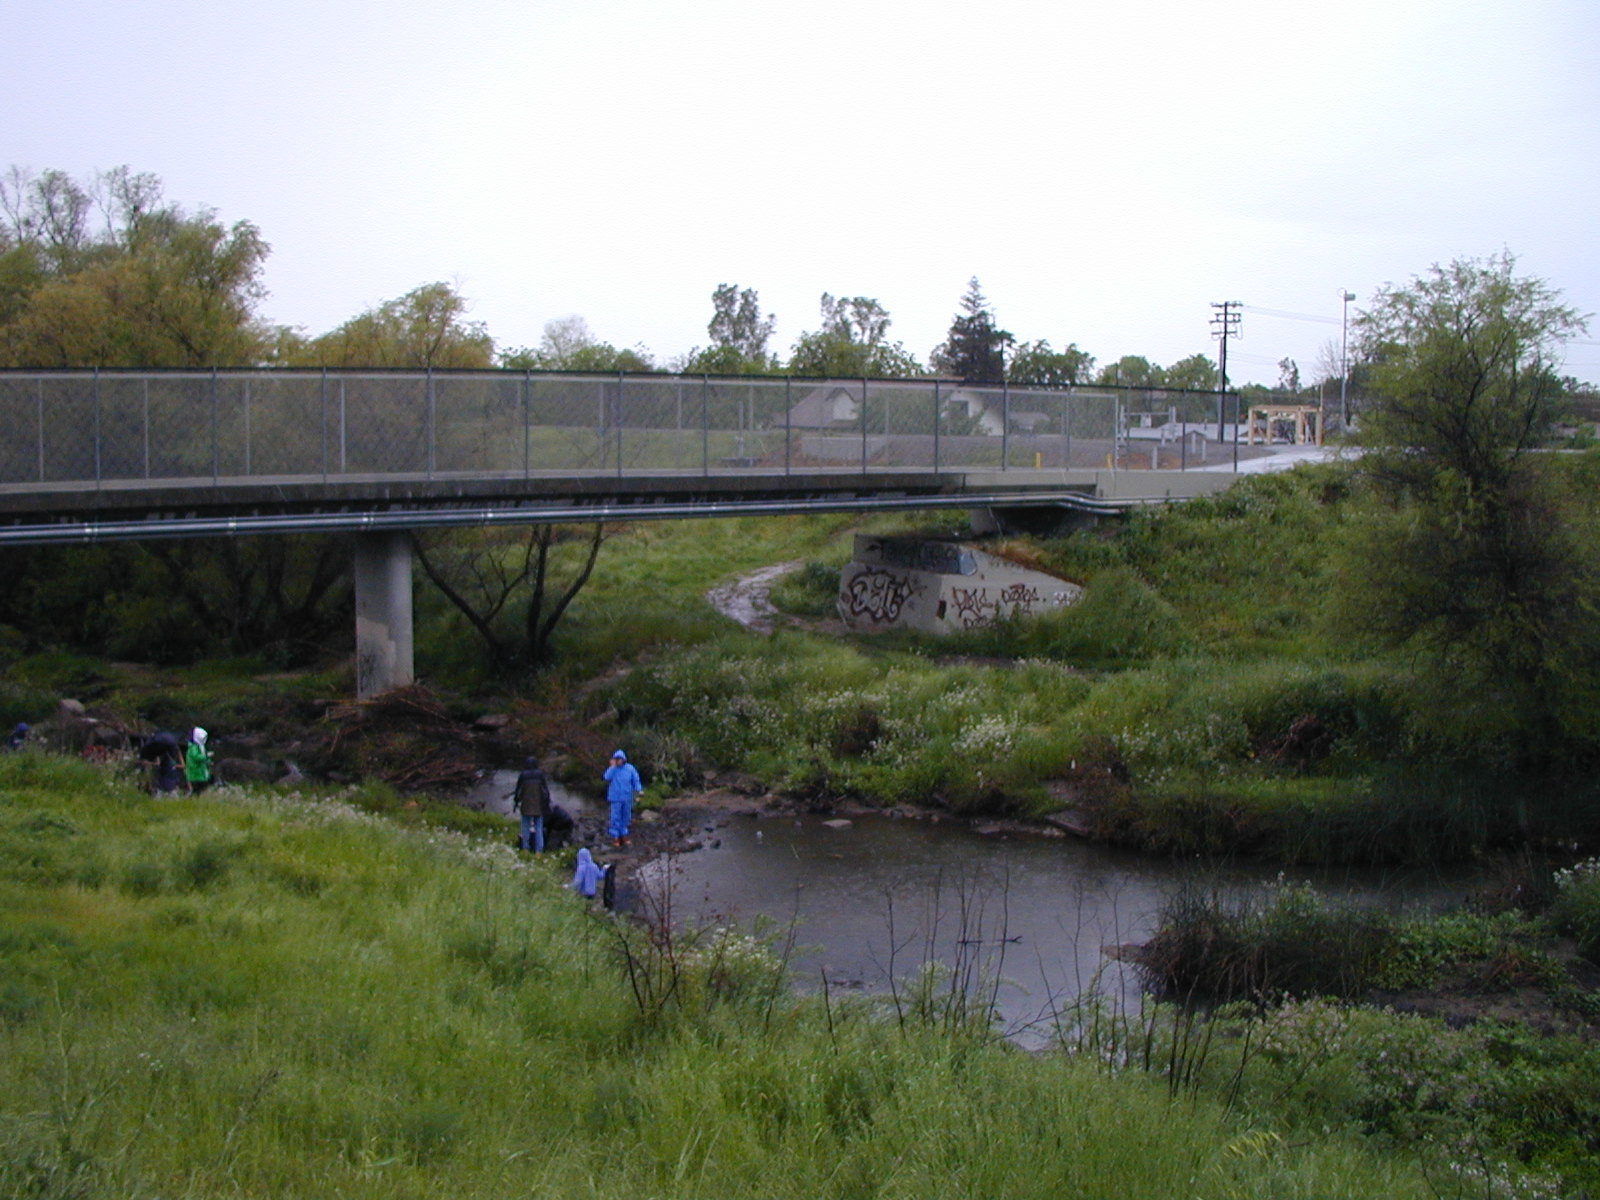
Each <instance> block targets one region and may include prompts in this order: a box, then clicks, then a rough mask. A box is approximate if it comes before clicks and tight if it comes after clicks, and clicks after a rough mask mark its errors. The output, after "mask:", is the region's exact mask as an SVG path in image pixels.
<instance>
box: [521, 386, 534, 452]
mask: <svg viewBox="0 0 1600 1200" xmlns="http://www.w3.org/2000/svg"><path fill="white" fill-rule="evenodd" d="M521 389H522V477H523V478H524V479H527V478H528V477H529V476H530V475H532V473H533V394H532V393H533V375H532V373H531V372H530V371H529V370H528V369H527V368H526V367H524V368H523V371H522V385H521Z"/></svg>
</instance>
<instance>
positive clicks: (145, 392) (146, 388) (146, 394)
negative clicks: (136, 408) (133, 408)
mask: <svg viewBox="0 0 1600 1200" xmlns="http://www.w3.org/2000/svg"><path fill="white" fill-rule="evenodd" d="M140 382H141V384H142V385H143V386H142V388H141V393H140V394H141V395H142V396H143V407H144V477H145V478H146V479H149V478H150V378H149V376H146V377H145V378H144V379H143V380H141V381H140Z"/></svg>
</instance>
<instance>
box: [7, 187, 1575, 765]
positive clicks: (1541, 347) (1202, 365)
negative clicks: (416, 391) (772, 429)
mask: <svg viewBox="0 0 1600 1200" xmlns="http://www.w3.org/2000/svg"><path fill="white" fill-rule="evenodd" d="M267 253H268V246H267V244H266V242H265V241H264V240H263V238H262V236H261V234H260V231H259V230H257V229H256V228H255V226H253V225H252V224H250V223H249V222H247V221H239V222H235V223H233V224H231V225H226V224H224V223H223V222H222V221H221V220H220V219H219V218H218V217H217V216H216V214H215V213H213V212H212V211H210V210H209V209H201V210H198V211H193V212H191V211H187V210H185V209H183V208H182V207H181V206H179V205H177V204H174V203H172V202H170V201H168V200H167V199H165V197H164V196H163V194H162V189H161V185H160V183H159V181H158V180H156V179H155V178H154V177H153V176H150V175H141V174H136V173H133V172H131V171H129V170H128V169H126V168H118V169H116V170H112V171H108V172H104V173H101V174H99V175H97V176H95V177H94V178H93V179H92V180H90V181H87V182H79V181H76V180H73V179H72V178H70V177H69V176H67V175H65V174H63V173H61V172H53V171H47V172H44V173H42V174H30V173H26V172H21V171H17V170H15V169H13V170H12V171H11V172H10V174H9V175H7V176H6V177H5V178H4V179H3V180H0V365H5V366H17V367H84V366H103V367H191V368H193V367H209V366H243V365H264V364H282V365H294V366H384V367H421V366H429V367H440V368H446V367H465V368H488V367H494V366H502V367H514V368H555V369H566V370H630V371H636V370H651V369H656V367H657V364H655V363H654V362H653V361H652V360H651V358H650V356H649V355H648V353H647V352H645V351H644V350H642V349H634V350H618V349H616V348H615V347H612V346H610V345H608V344H606V343H603V342H600V341H598V340H597V339H596V338H595V337H593V335H592V334H591V333H590V332H589V330H588V328H587V326H586V324H585V323H584V322H583V321H582V319H581V318H578V317H568V318H563V319H561V320H557V321H552V322H550V323H549V324H548V325H547V326H546V327H545V330H544V336H543V338H542V339H541V341H540V343H539V344H538V345H537V346H534V347H523V348H501V347H497V346H496V344H495V342H494V339H493V338H492V337H491V336H490V335H489V333H488V331H487V330H486V329H485V328H484V327H483V325H482V324H481V323H478V322H474V321H472V320H470V319H469V318H468V315H467V312H468V310H467V304H466V302H465V300H464V299H463V298H462V297H461V296H459V295H458V294H457V293H456V291H455V290H454V289H453V288H451V287H450V286H449V285H447V284H442V283H433V284H427V285H424V286H422V287H419V288H417V289H414V290H413V291H411V292H408V293H407V294H406V295H404V296H401V297H399V298H397V299H395V300H391V301H388V302H385V303H383V304H380V305H378V306H376V307H375V308H373V309H371V310H370V311H367V312H364V313H361V314H358V315H357V316H355V317H353V318H351V319H350V320H348V321H346V322H344V323H343V324H341V325H339V326H338V327H337V328H335V329H333V330H330V331H328V332H326V333H323V334H320V335H317V336H309V335H306V334H304V333H302V332H300V331H297V330H290V329H284V328H281V327H274V326H272V325H270V324H268V323H267V322H266V321H264V320H263V319H262V318H261V316H260V315H259V306H260V303H261V301H262V299H263V296H264V292H263V288H262V284H261V272H262V267H263V264H264V262H265V259H266V255H267ZM711 301H712V316H711V319H710V321H709V322H708V324H707V333H708V337H709V342H708V344H707V345H706V346H704V347H701V348H698V349H696V350H694V351H692V352H691V353H689V354H688V355H686V356H684V358H683V359H682V360H681V361H678V362H674V363H671V364H666V366H667V367H670V368H673V369H677V370H682V371H692V372H706V373H717V374H731V373H741V372H773V371H780V370H781V371H788V372H791V373H795V374H806V375H819V376H833V377H859V376H880V377H881V376H905V375H914V374H918V373H922V372H923V371H925V370H931V371H934V372H938V373H941V374H942V375H946V376H952V377H956V378H960V379H963V380H970V381H972V382H974V383H996V382H999V381H1001V380H1007V381H1012V382H1029V383H1044V384H1055V385H1070V384H1080V383H1085V382H1091V383H1098V382H1108V383H1121V384H1123V385H1125V386H1145V387H1167V388H1180V387H1195V388H1208V387H1211V386H1214V375H1213V373H1212V368H1211V364H1210V362H1209V360H1207V359H1205V358H1204V357H1203V356H1200V355H1195V356H1192V357H1191V358H1189V359H1184V360H1182V361H1180V362H1178V363H1174V364H1171V365H1170V366H1168V367H1165V368H1157V367H1155V366H1153V365H1152V364H1150V363H1149V362H1148V361H1147V360H1145V359H1142V358H1135V357H1125V358H1122V359H1119V360H1117V361H1116V362H1115V363H1110V364H1106V365H1104V366H1100V367H1098V368H1097V366H1096V363H1095V360H1094V358H1093V357H1092V356H1090V355H1089V354H1087V353H1085V352H1084V351H1082V350H1080V349H1079V348H1078V347H1077V346H1076V345H1075V344H1073V343H1068V344H1067V346H1066V347H1065V348H1064V349H1062V350H1055V349H1052V348H1051V347H1050V345H1049V343H1048V342H1045V341H1036V342H1020V341H1018V340H1017V339H1016V338H1014V337H1013V335H1012V334H1011V333H1010V332H1008V331H1006V330H1004V329H1002V328H1001V327H1000V326H999V324H998V322H997V320H996V319H995V315H994V311H993V309H992V307H991V306H990V305H989V303H988V301H987V300H986V299H985V298H984V296H983V294H982V291H981V290H980V288H979V285H978V282H977V280H976V279H974V280H972V281H971V283H970V284H969V286H968V288H967V291H966V293H965V294H964V295H963V296H962V297H961V301H960V306H959V311H958V312H957V314H956V316H955V317H954V319H953V321H952V323H951V327H950V331H949V334H948V336H947V337H946V340H945V341H944V342H943V343H942V344H941V345H940V346H939V347H936V348H935V350H934V351H933V353H932V354H931V355H930V356H929V361H928V363H927V364H926V366H924V364H922V363H921V362H919V361H918V360H917V359H916V358H915V356H914V355H912V354H911V353H910V352H909V351H908V350H907V349H906V348H905V346H904V345H903V344H902V343H901V342H898V341H895V340H892V338H891V336H890V332H889V331H890V329H891V321H890V318H889V314H888V313H887V311H886V310H885V309H884V308H883V306H882V305H881V304H880V303H879V302H878V301H876V300H874V299H872V298H870V297H864V296H843V297H835V296H832V295H828V294H825V295H824V296H823V297H822V299H821V304H820V318H821V320H820V323H819V326H818V328H817V329H815V330H812V331H810V332H807V333H804V334H802V335H801V336H800V338H799V339H798V340H797V341H796V343H795V345H794V347H793V349H792V351H791V353H790V355H789V357H788V359H787V360H783V361H780V359H779V358H778V356H776V355H775V354H773V353H772V351H771V350H770V342H771V338H772V334H773V330H774V328H775V322H774V320H773V317H772V316H771V314H769V313H767V312H765V311H763V309H762V306H761V304H760V299H759V296H758V295H757V293H756V292H755V291H754V290H753V289H749V288H740V287H738V286H736V285H734V284H722V285H720V286H718V287H717V288H716V290H715V291H714V292H713V293H712V297H711ZM1585 330H1586V321H1585V318H1584V317H1583V315H1582V314H1579V313H1578V312H1576V311H1575V310H1573V309H1572V308H1571V307H1570V306H1569V305H1567V304H1565V303H1564V302H1563V301H1562V300H1561V298H1560V296H1559V294H1558V293H1557V292H1556V291H1555V290H1554V289H1553V288H1551V287H1550V286H1549V285H1548V284H1547V283H1545V282H1544V281H1543V280H1539V279H1535V278H1529V277H1526V276H1523V275H1520V274H1519V273H1518V272H1517V269H1516V262H1515V259H1514V257H1513V256H1512V255H1511V254H1510V253H1508V252H1502V253H1500V254H1497V255H1491V256H1489V257H1487V258H1483V259H1470V258H1469V259H1460V260H1457V261H1455V262H1452V263H1450V264H1448V265H1444V266H1436V267H1434V268H1432V269H1431V270H1430V271H1429V272H1427V273H1424V274H1423V275H1421V276H1419V277H1417V278H1416V279H1413V280H1412V281H1410V282H1409V283H1407V284H1405V285H1399V286H1390V287H1385V288H1384V289H1382V290H1381V291H1380V292H1379V293H1378V294H1377V295H1376V296H1375V297H1374V299H1373V301H1372V303H1371V304H1370V306H1369V307H1368V309H1367V310H1366V311H1365V312H1363V313H1362V314H1360V315H1359V316H1358V318H1357V321H1356V324H1355V329H1354V332H1355V335H1356V337H1355V345H1354V355H1353V362H1354V363H1355V364H1357V365H1356V367H1355V368H1354V369H1353V370H1352V377H1353V378H1354V377H1356V375H1357V373H1358V372H1359V378H1360V380H1361V384H1362V390H1363V392H1364V394H1365V399H1364V402H1363V403H1362V405H1360V406H1359V413H1360V425H1359V429H1358V430H1357V436H1358V438H1359V440H1360V441H1361V443H1362V444H1363V446H1364V449H1365V453H1364V454H1363V455H1362V457H1361V458H1360V459H1359V460H1358V462H1357V463H1356V464H1355V465H1354V466H1353V467H1352V468H1350V471H1349V484H1348V494H1349V495H1350V496H1352V497H1354V498H1355V499H1356V500H1357V501H1358V502H1356V503H1352V505H1351V507H1350V508H1349V509H1348V515H1347V517H1345V518H1344V519H1346V520H1347V521H1349V522H1350V523H1351V524H1352V528H1355V529H1356V532H1357V533H1358V535H1359V536H1352V537H1350V538H1348V539H1346V540H1345V542H1344V543H1343V544H1344V545H1345V547H1346V549H1345V550H1344V551H1342V552H1341V553H1342V554H1343V556H1344V565H1345V567H1346V568H1347V572H1346V577H1347V579H1348V580H1349V585H1348V586H1346V587H1343V588H1341V589H1340V593H1339V606H1340V607H1341V608H1342V614H1343V616H1342V619H1343V621H1344V627H1345V630H1346V633H1347V637H1348V639H1349V640H1350V642H1351V644H1356V643H1357V642H1359V643H1361V644H1366V645H1370V646H1373V647H1375V648H1378V649H1381V650H1384V651H1386V652H1390V653H1395V652H1398V653H1401V654H1404V655H1406V656H1408V657H1410V658H1411V659H1413V660H1414V661H1418V662H1426V663H1428V664H1429V668H1430V669H1429V674H1430V677H1431V678H1432V679H1434V680H1435V681H1436V683H1437V686H1438V689H1439V691H1438V697H1439V704H1440V706H1441V711H1448V712H1450V713H1452V714H1454V717H1455V719H1457V720H1460V721H1463V722H1465V721H1475V722H1480V723H1481V724H1482V727H1483V729H1484V730H1485V737H1486V741H1485V744H1488V741H1489V740H1495V739H1490V738H1489V737H1488V734H1489V733H1490V732H1491V731H1492V730H1494V729H1500V730H1502V731H1503V730H1505V729H1514V730H1516V731H1517V734H1518V736H1517V737H1515V738H1513V739H1510V740H1506V739H1498V740H1495V744H1497V745H1500V746H1503V747H1505V748H1506V749H1505V753H1506V754H1507V755H1508V756H1510V757H1523V758H1528V759H1531V760H1548V759H1549V758H1552V757H1560V756H1561V755H1562V750H1561V748H1562V747H1565V748H1568V749H1570V748H1572V747H1574V746H1581V747H1583V748H1584V752H1583V753H1584V757H1585V758H1586V759H1587V758H1588V757H1589V756H1591V755H1592V754H1593V753H1594V752H1595V751H1596V750H1597V748H1600V682H1597V681H1600V639H1596V638H1595V637H1594V636H1593V623H1594V619H1595V616H1596V614H1597V613H1600V550H1597V549H1596V547H1597V546H1600V537H1597V536H1596V532H1597V531H1596V528H1595V524H1596V522H1595V510H1594V505H1593V502H1592V497H1593V494H1594V482H1595V480H1594V475H1595V473H1596V470H1597V467H1596V465H1595V456H1594V455H1587V456H1581V457H1576V458H1574V457H1567V458H1563V457H1561V456H1553V455H1550V454H1548V453H1545V452H1544V451H1545V449H1546V448H1547V447H1548V446H1549V445H1550V443H1551V438H1552V435H1553V433H1554V432H1555V430H1556V429H1557V426H1558V423H1559V422H1560V420H1561V419H1562V417H1563V415H1564V414H1565V413H1567V412H1568V410H1569V407H1570V406H1571V404H1572V403H1573V401H1574V399H1575V397H1578V398H1581V397H1580V395H1579V394H1580V393H1581V392H1582V390H1583V389H1580V388H1579V387H1578V386H1577V385H1576V383H1575V381H1573V380H1572V379H1570V378H1568V377H1565V376H1563V375H1562V374H1561V373H1560V364H1561V351H1562V347H1563V346H1564V344H1565V343H1566V342H1567V341H1568V340H1570V339H1571V338H1573V337H1576V336H1580V335H1582V334H1583V333H1584V331H1585ZM1284 374H1285V376H1286V380H1285V382H1286V383H1288V384H1291V385H1295V386H1297V385H1298V378H1297V375H1298V372H1297V369H1296V368H1295V367H1294V364H1293V363H1288V362H1286V363H1285V364H1284ZM601 541H602V534H601V531H600V530H598V529H596V530H594V531H592V532H582V531H576V530H572V531H553V530H542V531H535V532H533V533H529V534H527V535H526V536H516V535H505V534H491V533H490V532H488V531H476V532H473V533H470V534H463V535H458V536H455V537H453V538H445V537H443V536H435V535H429V537H428V538H426V539H423V540H421V541H419V544H418V552H419V557H420V560H421V563H422V566H423V570H424V572H425V573H426V574H427V576H428V577H429V578H430V579H431V580H432V581H433V582H434V583H435V584H436V585H437V586H438V589H439V591H440V593H441V595H443V596H444V597H445V598H446V600H447V601H448V602H449V603H450V604H451V605H453V606H454V607H455V608H457V609H459V610H460V612H461V613H462V614H463V616H464V618H465V619H466V620H467V621H468V622H469V624H470V625H471V626H472V628H473V629H474V630H475V631H476V632H477V634H478V635H479V637H480V640H481V641H482V643H483V645H484V647H485V650H486V655H487V657H488V658H490V659H492V660H495V662H496V663H497V665H499V666H502V667H505V666H522V665H527V664H530V663H536V662H541V661H547V660H548V658H549V657H550V655H551V653H552V647H551V633H552V631H553V628H554V625H555V622H556V620H557V619H558V618H559V617H560V615H561V613H562V611H564V610H565V608H566V606H567V605H568V604H569V603H570V601H571V599H572V596H573V594H574V592H575V590H576V587H578V586H581V585H582V581H583V580H584V579H586V578H587V577H588V575H589V572H590V571H592V569H593V568H594V564H595V556H596V554H597V553H598V551H599V548H600V544H601ZM513 543H514V544H513ZM7 558H8V560H9V564H10V567H11V569H9V570H7V571H5V572H0V624H3V625H9V626H11V627H13V629H15V630H27V631H28V633H27V639H26V640H28V641H29V642H31V643H33V644H45V645H48V644H59V645H71V646H77V647H97V648H99V649H98V651H97V652H104V651H105V650H110V651H111V652H112V653H113V654H117V655H126V656H129V657H147V658H154V659H157V660H167V661H185V660H192V659H194V658H196V657H201V656H203V655H204V654H207V653H217V652H231V653H262V652H263V651H265V652H267V653H269V655H270V656H271V657H273V658H274V659H277V660H280V661H284V662H286V663H289V662H301V661H306V660H307V659H309V658H311V657H313V656H315V655H316V654H317V653H318V652H319V648H320V649H325V648H326V647H327V646H328V645H329V644H330V639H332V640H336V639H338V638H342V637H345V636H347V634H346V633H345V632H343V631H346V630H347V629H348V619H347V618H348V609H349V588H348V579H347V573H346V571H345V569H344V567H343V563H344V561H345V550H344V548H343V547H341V546H340V545H338V544H337V543H335V542H332V541H330V540H328V539H314V538H299V539H296V538H271V539H247V540H241V541H229V542H226V543H224V544H220V545H211V544H209V543H194V542H182V543H171V544H168V543H151V544H150V545H149V546H139V547H126V548H118V547H109V546H103V547H90V548H71V549H58V550H30V551H28V552H26V553H25V554H18V553H13V554H9V555H7ZM557 558H560V559H562V560H563V561H565V562H567V563H569V564H570V565H569V568H568V571H569V574H570V575H571V578H570V579H568V580H566V581H565V582H559V581H557V580H556V579H555V578H554V575H553V572H552V566H551V564H552V562H553V561H555V560H556V559H557ZM0 632H3V630H0Z"/></svg>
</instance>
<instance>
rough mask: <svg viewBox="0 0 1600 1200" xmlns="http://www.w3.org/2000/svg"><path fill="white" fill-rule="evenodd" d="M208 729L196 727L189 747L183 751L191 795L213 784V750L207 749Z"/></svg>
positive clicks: (184, 769) (184, 768) (186, 777)
mask: <svg viewBox="0 0 1600 1200" xmlns="http://www.w3.org/2000/svg"><path fill="white" fill-rule="evenodd" d="M207 736H208V735H207V734H206V731H205V730H204V729H201V728H200V726H198V725H196V726H195V727H194V732H193V733H191V734H190V735H189V748H188V749H187V750H185V751H184V752H183V777H184V779H185V780H186V781H187V782H188V784H189V792H190V794H191V795H195V796H198V795H199V794H200V793H201V792H203V791H205V790H206V789H207V788H208V787H210V786H211V751H209V750H207V749H206V737H207Z"/></svg>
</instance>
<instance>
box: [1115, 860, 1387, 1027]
mask: <svg viewBox="0 0 1600 1200" xmlns="http://www.w3.org/2000/svg"><path fill="white" fill-rule="evenodd" d="M1396 936H1397V933H1396V928H1395V923H1394V920H1393V918H1391V917H1389V916H1388V915H1387V914H1385V913H1383V912H1379V911H1377V910H1375V909H1364V908H1356V907H1354V906H1351V905H1340V904H1333V903H1330V902H1328V901H1327V900H1325V899H1324V898H1323V897H1321V896H1319V895H1318V894H1317V893H1316V892H1315V891H1314V890H1313V889H1312V888H1311V887H1309V886H1307V885H1291V884H1283V883H1281V882H1280V884H1279V885H1278V886H1277V887H1276V888H1274V889H1272V890H1271V891H1270V892H1269V893H1268V894H1267V895H1266V896H1265V897H1264V898H1262V899H1260V900H1229V899H1227V898H1225V897H1222V896H1219V895H1218V894H1216V893H1214V892H1212V893H1206V892H1199V891H1196V890H1193V889H1189V888H1185V889H1181V890H1180V891H1179V892H1178V893H1177V894H1176V895H1175V896H1174V897H1173V898H1172V899H1171V900H1169V901H1168V902H1167V904H1166V906H1165V907H1164V908H1163V910H1162V914H1161V921H1160V928H1159V929H1158V930H1157V932H1156V934H1155V936H1154V937H1152V938H1151V939H1150V941H1149V942H1148V943H1146V945H1145V946H1144V947H1143V948H1142V950H1141V951H1140V954H1139V965H1140V966H1141V968H1142V969H1143V970H1144V971H1145V972H1146V973H1148V974H1149V975H1150V976H1151V977H1152V978H1153V979H1154V980H1155V981H1157V982H1158V983H1159V984H1160V985H1161V986H1162V988H1163V989H1164V990H1166V991H1167V992H1169V993H1175V994H1178V995H1204V996H1208V997H1215V998H1219V999H1254V1000H1264V999H1268V998H1275V997H1280V996H1285V995H1288V996H1354V995H1356V994H1358V993H1360V992H1362V991H1364V990H1365V989H1366V988H1368V987H1370V986H1371V985H1372V982H1373V980H1374V979H1375V978H1376V976H1377V972H1378V969H1379V967H1380V965H1381V964H1382V963H1383V961H1384V959H1385V958H1386V956H1387V955H1389V954H1390V953H1391V951H1392V950H1393V947H1394V945H1395V941H1396Z"/></svg>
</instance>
